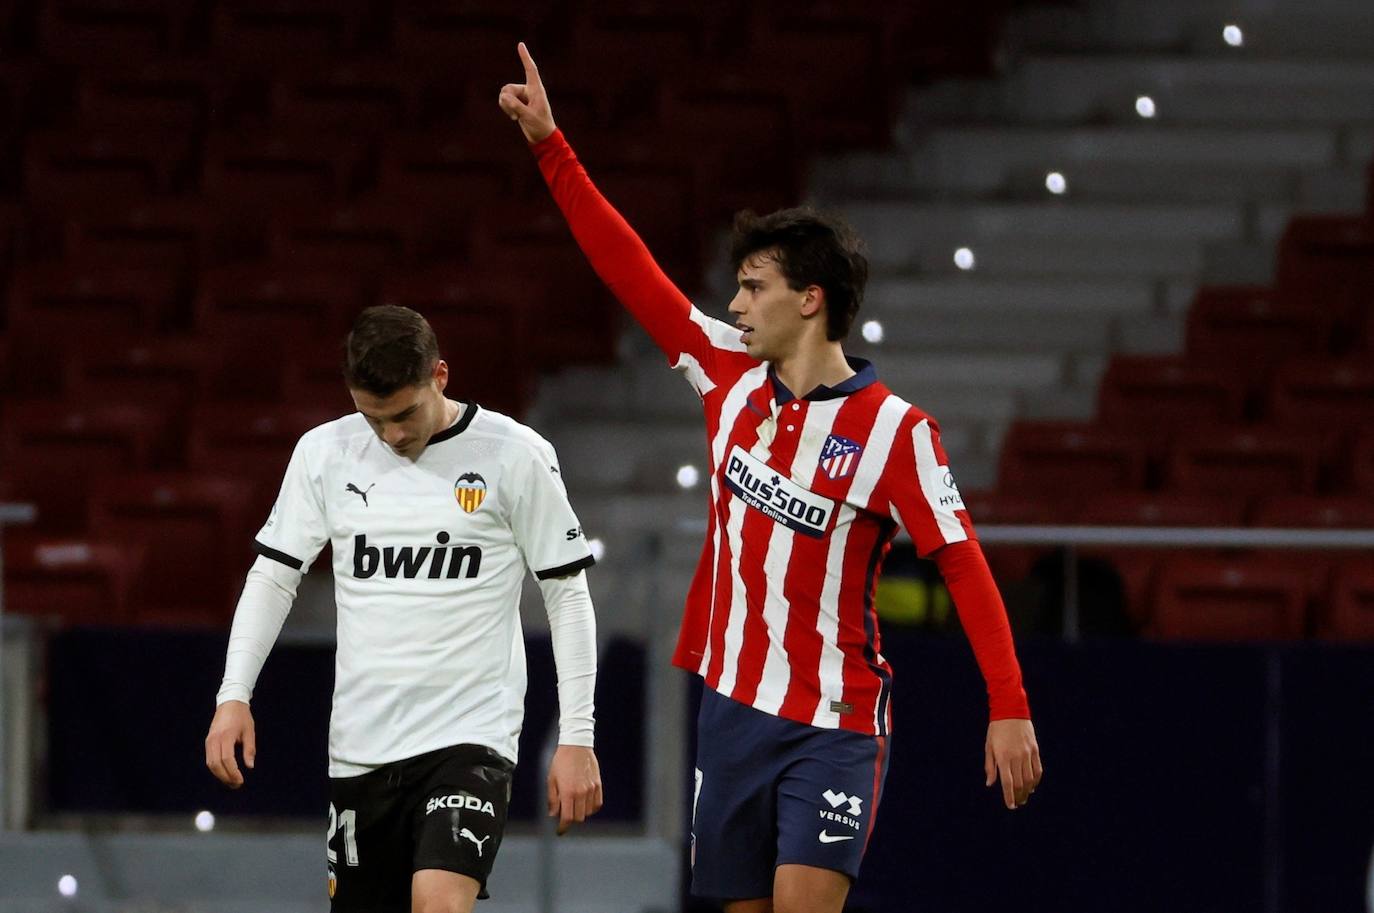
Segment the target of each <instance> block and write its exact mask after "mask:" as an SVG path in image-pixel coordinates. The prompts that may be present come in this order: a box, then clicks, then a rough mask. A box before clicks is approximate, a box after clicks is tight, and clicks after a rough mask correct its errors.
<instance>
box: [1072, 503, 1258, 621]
mask: <svg viewBox="0 0 1374 913" xmlns="http://www.w3.org/2000/svg"><path fill="white" fill-rule="evenodd" d="M1243 506H1244V505H1243V502H1242V501H1241V500H1240V499H1238V498H1226V497H1221V496H1217V495H1206V494H1177V493H1170V492H1134V491H1121V492H1098V493H1095V494H1089V495H1087V496H1086V499H1085V500H1084V502H1083V505H1082V510H1081V511H1079V513H1078V522H1079V523H1082V524H1085V525H1088V526H1212V527H1228V526H1239V525H1240V524H1241V520H1242V515H1243V511H1242V508H1243ZM1083 554H1084V556H1085V557H1100V558H1104V559H1106V560H1107V561H1110V562H1111V563H1112V566H1113V567H1115V568H1116V571H1117V573H1118V574H1120V575H1121V582H1122V586H1123V588H1124V589H1125V592H1126V604H1127V610H1128V611H1129V613H1130V614H1131V617H1132V618H1133V619H1134V620H1135V621H1136V624H1137V626H1143V625H1144V624H1145V622H1146V621H1147V617H1148V612H1149V591H1150V585H1151V583H1152V582H1153V581H1154V579H1155V575H1156V574H1157V572H1158V570H1159V568H1160V567H1161V566H1163V565H1164V564H1166V563H1168V562H1169V561H1170V560H1171V559H1172V557H1173V556H1174V554H1176V553H1175V552H1172V551H1167V550H1161V549H1157V548H1130V547H1125V546H1122V547H1115V548H1107V547H1095V548H1085V549H1084V550H1083Z"/></svg>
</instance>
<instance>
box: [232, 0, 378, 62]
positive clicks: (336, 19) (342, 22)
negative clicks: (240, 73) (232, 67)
mask: <svg viewBox="0 0 1374 913" xmlns="http://www.w3.org/2000/svg"><path fill="white" fill-rule="evenodd" d="M372 12H373V4H372V3H371V2H370V0H293V2H291V3H282V2H280V0H219V2H218V3H216V4H215V6H214V21H213V22H212V23H211V26H210V27H211V32H212V34H211V39H210V40H211V45H212V48H213V50H214V51H215V53H216V54H218V55H221V56H225V57H229V58H233V59H237V60H243V61H251V62H253V63H261V62H263V61H269V62H270V63H271V64H272V65H273V66H274V67H275V68H277V69H278V70H280V69H282V68H286V67H291V66H293V65H299V66H301V67H302V68H304V67H305V66H306V65H307V64H310V63H315V62H318V61H319V60H320V59H321V58H327V57H330V56H332V55H336V54H339V53H340V52H343V51H350V50H353V49H354V48H356V47H357V46H358V45H359V43H360V38H361V37H362V33H363V27H364V25H365V24H366V23H367V22H368V17H369V15H370V14H372Z"/></svg>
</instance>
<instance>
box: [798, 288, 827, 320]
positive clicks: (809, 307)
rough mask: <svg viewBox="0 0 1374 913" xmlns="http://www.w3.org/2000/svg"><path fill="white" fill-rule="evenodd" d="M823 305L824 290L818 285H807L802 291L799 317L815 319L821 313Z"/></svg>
mask: <svg viewBox="0 0 1374 913" xmlns="http://www.w3.org/2000/svg"><path fill="white" fill-rule="evenodd" d="M824 304H825V289H823V288H821V287H820V286H819V285H808V286H807V287H806V288H805V289H803V291H802V302H801V315H802V316H803V317H815V316H816V315H817V314H819V313H820V312H821V306H822V305H824Z"/></svg>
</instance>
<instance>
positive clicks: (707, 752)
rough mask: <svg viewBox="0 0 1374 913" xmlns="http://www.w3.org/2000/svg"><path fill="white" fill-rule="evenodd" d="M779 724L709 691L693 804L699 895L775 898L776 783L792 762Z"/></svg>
mask: <svg viewBox="0 0 1374 913" xmlns="http://www.w3.org/2000/svg"><path fill="white" fill-rule="evenodd" d="M776 723H777V720H776V718H774V717H770V716H768V715H767V714H764V713H760V712H759V711H757V710H755V709H753V708H752V707H746V706H745V705H743V704H740V703H738V702H736V701H733V700H731V699H730V698H727V697H723V696H721V695H719V694H716V693H715V692H714V691H712V690H710V689H706V691H705V693H704V694H703V695H702V699H701V712H700V714H699V715H698V720H697V758H696V771H695V774H696V782H695V784H694V789H695V792H694V798H693V803H692V893H693V894H695V895H697V896H698V897H710V898H714V899H716V900H721V901H727V900H730V901H749V900H756V899H761V898H768V897H770V896H771V895H772V893H773V869H774V867H775V866H776V865H777V830H776V827H775V820H776V818H777V802H776V783H777V778H778V776H779V775H780V774H781V772H782V770H784V769H785V767H786V764H787V756H786V753H785V751H784V750H783V748H782V745H783V742H782V740H781V739H780V738H779V736H778V734H777V733H776V732H774V731H773V729H772V728H771V727H774V726H775V725H776ZM732 909H733V907H732ZM741 909H745V908H741ZM764 909H766V908H764Z"/></svg>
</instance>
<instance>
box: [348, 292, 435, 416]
mask: <svg viewBox="0 0 1374 913" xmlns="http://www.w3.org/2000/svg"><path fill="white" fill-rule="evenodd" d="M438 362H439V340H438V339H437V338H436V337H435V335H434V330H433V329H432V328H431V327H430V325H429V321H427V320H425V318H424V317H421V316H420V315H419V314H417V313H416V312H415V311H412V310H411V309H410V308H405V307H399V306H397V305H394V304H382V305H378V306H376V307H370V308H368V309H367V310H365V311H363V312H362V313H361V314H359V315H358V319H357V320H355V321H353V329H352V330H350V331H349V333H348V340H347V341H346V342H345V343H344V381H345V382H346V383H347V384H348V386H349V387H351V388H353V389H355V390H365V391H366V392H368V393H371V394H373V395H374V396H390V395H391V394H393V393H395V392H396V391H397V390H400V389H401V388H402V387H413V386H416V385H418V384H422V383H424V382H425V381H427V380H429V377H430V375H431V374H432V373H433V371H434V366H435V365H436V364H438Z"/></svg>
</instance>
